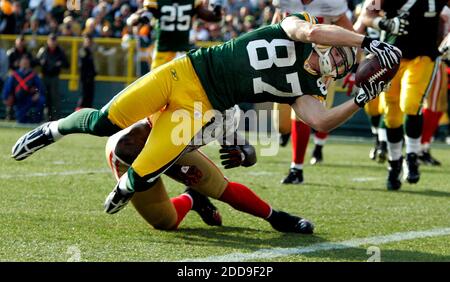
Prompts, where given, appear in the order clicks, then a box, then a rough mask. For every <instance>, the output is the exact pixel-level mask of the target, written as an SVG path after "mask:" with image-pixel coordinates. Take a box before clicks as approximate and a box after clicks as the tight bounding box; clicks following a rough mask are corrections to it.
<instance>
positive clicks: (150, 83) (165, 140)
mask: <svg viewBox="0 0 450 282" xmlns="http://www.w3.org/2000/svg"><path fill="white" fill-rule="evenodd" d="M162 109H164V111H163V112H162V113H161V114H160V116H159V118H158V119H157V121H155V123H154V124H153V129H152V131H151V133H150V135H149V137H148V140H147V143H146V145H145V147H144V148H143V150H142V151H141V153H140V154H139V156H138V157H137V158H136V160H135V161H134V162H133V164H132V165H131V167H132V168H133V170H134V171H135V172H136V173H137V174H138V175H139V176H140V177H145V176H148V175H151V176H152V178H154V177H156V176H158V175H159V174H160V173H162V172H163V171H160V170H161V169H162V168H163V167H165V166H167V165H168V164H170V163H171V162H173V161H174V160H176V159H177V157H178V156H179V155H180V154H181V153H182V152H183V150H184V149H185V148H186V147H187V145H188V143H189V141H190V140H192V138H193V136H194V135H195V134H196V133H197V132H199V131H200V130H201V128H202V127H203V126H204V125H205V124H206V123H208V122H209V118H210V117H207V116H205V114H206V112H207V111H209V110H211V109H212V106H211V103H210V102H209V100H208V98H207V96H206V93H205V90H204V89H203V87H202V85H201V83H200V81H199V79H198V77H197V75H196V73H195V71H194V69H193V67H192V64H191V61H190V59H189V58H187V57H186V56H184V57H181V58H179V59H176V60H174V61H171V62H169V63H167V64H165V65H163V66H161V67H159V68H157V69H155V70H153V71H151V72H150V73H148V74H146V75H145V76H143V77H142V78H140V79H139V80H137V81H135V82H134V83H133V84H131V85H130V86H128V87H127V88H125V89H124V90H123V91H122V92H121V93H119V94H118V95H117V96H116V97H115V98H114V100H113V101H112V102H111V103H110V104H109V108H108V118H109V120H110V121H111V122H113V123H114V124H116V125H118V126H119V127H121V128H126V127H128V126H130V125H132V124H133V123H135V122H137V121H139V120H141V119H143V118H145V117H148V116H150V115H152V114H154V113H156V112H159V111H161V110H162ZM182 129H183V130H182ZM154 174H155V175H154Z"/></svg>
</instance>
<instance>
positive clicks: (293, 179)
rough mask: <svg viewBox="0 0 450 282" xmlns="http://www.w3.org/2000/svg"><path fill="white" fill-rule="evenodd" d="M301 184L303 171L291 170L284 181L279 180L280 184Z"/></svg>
mask: <svg viewBox="0 0 450 282" xmlns="http://www.w3.org/2000/svg"><path fill="white" fill-rule="evenodd" d="M301 183H303V170H302V169H296V168H291V169H290V170H289V174H288V175H287V176H286V178H285V179H283V180H281V184H301Z"/></svg>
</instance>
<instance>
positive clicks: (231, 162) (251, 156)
mask: <svg viewBox="0 0 450 282" xmlns="http://www.w3.org/2000/svg"><path fill="white" fill-rule="evenodd" d="M219 153H220V159H221V160H222V165H223V166H224V167H225V169H229V168H234V167H238V166H244V167H249V166H252V165H254V164H255V163H256V152H255V148H254V147H253V146H251V145H243V146H237V145H230V146H228V145H226V146H222V148H221V149H220V150H219Z"/></svg>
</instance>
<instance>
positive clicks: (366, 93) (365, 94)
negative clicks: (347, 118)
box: [354, 81, 386, 108]
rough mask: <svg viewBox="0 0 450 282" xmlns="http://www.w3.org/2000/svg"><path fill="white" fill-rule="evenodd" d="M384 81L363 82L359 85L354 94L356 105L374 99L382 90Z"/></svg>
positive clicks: (362, 105) (362, 104) (361, 104)
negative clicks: (359, 87)
mask: <svg viewBox="0 0 450 282" xmlns="http://www.w3.org/2000/svg"><path fill="white" fill-rule="evenodd" d="M385 86H386V85H385V82H384V81H380V82H379V83H376V82H373V81H372V82H367V83H363V84H362V85H361V89H360V90H359V92H358V94H356V96H355V99H354V102H355V104H356V105H358V106H359V107H360V108H362V107H364V105H365V104H367V102H369V101H371V100H373V99H375V98H376V97H377V96H378V95H380V93H381V92H382V91H383V90H384V87H385Z"/></svg>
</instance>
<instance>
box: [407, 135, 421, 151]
mask: <svg viewBox="0 0 450 282" xmlns="http://www.w3.org/2000/svg"><path fill="white" fill-rule="evenodd" d="M420 139H421V138H420V137H419V138H411V137H408V136H405V141H406V142H405V143H406V153H407V154H409V153H416V154H419V152H420Z"/></svg>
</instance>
